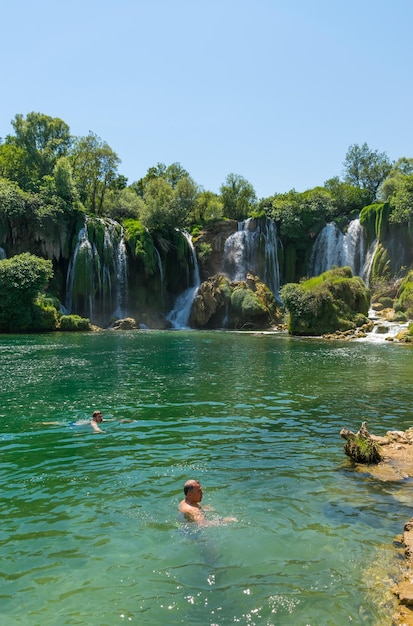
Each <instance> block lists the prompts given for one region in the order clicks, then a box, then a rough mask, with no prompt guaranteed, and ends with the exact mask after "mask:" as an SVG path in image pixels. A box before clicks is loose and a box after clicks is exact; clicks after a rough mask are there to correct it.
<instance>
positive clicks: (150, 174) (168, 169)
mask: <svg viewBox="0 0 413 626" xmlns="http://www.w3.org/2000/svg"><path fill="white" fill-rule="evenodd" d="M188 176H189V174H188V172H187V171H186V170H185V169H184V168H183V167H182V165H181V164H180V163H177V162H176V163H171V165H168V166H167V165H165V163H157V164H156V165H154V166H153V167H150V168H149V169H148V171H147V172H146V175H145V176H144V177H143V178H140V179H139V180H138V181H136V182H134V183H132V185H131V187H132V189H134V190H135V191H136V193H137V194H138V196H141V197H142V198H143V197H144V195H145V189H146V186H147V185H148V184H149V183H150V182H151V181H152V180H156V179H158V178H162V180H164V181H165V182H167V183H168V184H169V185H170V186H171V187H172V188H173V189H174V188H175V187H176V185H177V184H178V182H179V181H180V180H181V179H182V178H187V177H188Z"/></svg>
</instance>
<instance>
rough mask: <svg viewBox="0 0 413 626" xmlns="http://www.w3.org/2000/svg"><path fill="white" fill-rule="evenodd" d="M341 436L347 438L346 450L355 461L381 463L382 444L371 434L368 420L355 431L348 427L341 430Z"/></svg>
mask: <svg viewBox="0 0 413 626" xmlns="http://www.w3.org/2000/svg"><path fill="white" fill-rule="evenodd" d="M340 436H341V437H343V439H345V440H346V444H345V446H344V452H345V453H346V455H347V456H348V457H350V459H352V460H353V461H354V462H355V463H367V464H373V463H380V461H381V460H382V458H383V457H382V453H381V450H380V444H379V443H377V441H376V440H375V439H374V438H373V437H372V436H371V435H370V433H369V431H368V430H367V428H366V422H363V423H362V425H361V427H360V430H359V431H358V432H357V433H353V432H352V431H351V430H349V429H348V428H342V429H341V430H340Z"/></svg>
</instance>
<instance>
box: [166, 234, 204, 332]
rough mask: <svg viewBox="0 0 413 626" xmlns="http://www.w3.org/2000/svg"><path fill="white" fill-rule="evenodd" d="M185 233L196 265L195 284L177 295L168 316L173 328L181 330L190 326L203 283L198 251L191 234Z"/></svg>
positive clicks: (194, 265) (194, 271) (194, 272)
mask: <svg viewBox="0 0 413 626" xmlns="http://www.w3.org/2000/svg"><path fill="white" fill-rule="evenodd" d="M183 235H184V236H185V238H186V240H187V242H188V245H189V248H190V251H191V256H192V262H193V267H194V270H193V284H192V286H191V287H188V289H186V290H185V291H184V292H183V293H181V294H180V295H179V296H178V297H177V299H176V302H175V307H174V308H173V310H172V311H171V312H170V313H169V314H168V316H167V318H166V319H167V320H168V321H169V322H171V324H172V327H173V328H176V329H181V330H183V329H185V328H189V317H190V315H191V308H192V302H193V300H194V298H195V296H196V293H197V291H198V288H199V285H200V284H201V278H200V275H199V266H198V259H197V257H196V252H195V248H194V245H193V243H192V239H191V235H190V234H189V233H187V232H186V231H183Z"/></svg>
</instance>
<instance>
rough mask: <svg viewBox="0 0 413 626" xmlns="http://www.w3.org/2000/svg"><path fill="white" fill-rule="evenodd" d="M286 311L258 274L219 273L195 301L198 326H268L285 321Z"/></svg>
mask: <svg viewBox="0 0 413 626" xmlns="http://www.w3.org/2000/svg"><path fill="white" fill-rule="evenodd" d="M281 318H282V313H281V311H280V310H279V309H278V307H277V303H276V301H275V298H274V296H273V294H272V293H271V291H270V289H269V288H268V287H267V286H266V285H265V284H264V283H263V282H262V281H260V280H259V279H258V278H257V277H256V276H253V275H252V274H248V275H247V278H246V280H244V281H233V282H230V281H229V279H228V278H227V277H226V276H224V275H223V274H216V275H215V276H212V277H211V278H209V279H208V280H206V281H204V282H203V283H202V284H201V286H200V287H199V290H198V294H197V295H196V297H195V299H194V302H193V304H192V311H191V317H190V325H191V326H192V327H194V328H230V329H238V328H254V329H266V328H270V327H271V326H274V325H276V324H279V323H280V322H281Z"/></svg>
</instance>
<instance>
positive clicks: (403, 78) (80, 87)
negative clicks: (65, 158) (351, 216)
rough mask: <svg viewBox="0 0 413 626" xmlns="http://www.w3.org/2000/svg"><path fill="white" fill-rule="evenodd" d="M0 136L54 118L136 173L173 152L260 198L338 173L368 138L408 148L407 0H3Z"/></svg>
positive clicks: (205, 174)
mask: <svg viewBox="0 0 413 626" xmlns="http://www.w3.org/2000/svg"><path fill="white" fill-rule="evenodd" d="M0 23H1V37H0V58H1V74H0V76H1V97H0V113H1V114H0V137H3V138H4V137H5V136H6V135H7V134H12V133H13V128H12V126H11V124H10V122H11V120H12V119H13V118H14V116H15V115H16V114H17V113H22V114H23V115H26V114H27V113H29V112H30V111H37V112H40V113H45V114H47V115H50V116H52V117H59V118H61V119H63V120H64V121H65V122H66V123H67V124H68V125H69V127H70V130H71V133H72V134H73V135H76V136H84V135H87V134H88V132H89V131H92V132H94V133H96V134H97V135H98V136H99V137H100V138H101V139H102V140H104V141H106V142H107V143H108V144H109V145H110V147H111V148H112V149H113V150H115V152H116V153H117V154H118V156H119V157H120V159H121V160H122V163H121V165H120V167H119V173H121V174H124V175H125V176H127V178H128V181H129V183H132V182H133V181H135V180H138V179H139V178H141V177H142V176H144V175H145V174H146V171H147V169H148V168H149V167H151V166H153V165H156V163H158V162H162V163H165V164H167V165H169V164H171V163H173V162H175V161H178V162H179V163H180V164H181V165H182V166H183V167H184V168H185V169H186V170H188V171H189V173H190V174H191V176H192V177H193V178H194V180H195V181H196V182H197V183H198V184H199V185H201V186H202V187H203V188H205V189H209V190H211V191H215V192H218V191H219V188H220V185H221V184H222V183H223V182H224V180H225V178H226V176H227V175H228V174H229V173H231V172H232V173H235V174H239V175H241V176H243V177H244V178H246V179H247V180H248V181H249V182H250V183H251V184H252V185H253V186H254V188H255V190H256V192H257V195H258V197H260V198H261V197H267V196H270V195H272V194H274V193H282V192H285V191H288V190H289V189H291V188H295V189H296V190H297V191H304V190H305V189H309V188H312V187H315V186H317V185H322V184H323V183H324V182H325V181H326V180H327V179H328V178H331V177H332V176H340V175H341V174H342V168H343V161H344V158H345V154H346V152H347V149H348V147H349V146H350V145H352V144H355V143H357V144H360V145H361V144H362V143H364V142H367V143H368V145H369V147H370V148H371V149H374V150H376V149H377V150H379V151H380V152H386V153H387V155H388V157H389V158H390V159H392V160H396V159H398V158H400V157H402V156H405V157H413V127H412V110H413V102H412V100H413V80H412V66H413V54H412V53H413V37H412V24H413V2H412V0H394V1H393V2H390V0H346V1H345V2H343V0H282V1H281V0H248V1H247V0H204V1H203V2H202V1H201V0H175V1H173V0H146V1H143V0H82V1H80V0H70V1H69V0H36V1H33V0H0Z"/></svg>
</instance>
